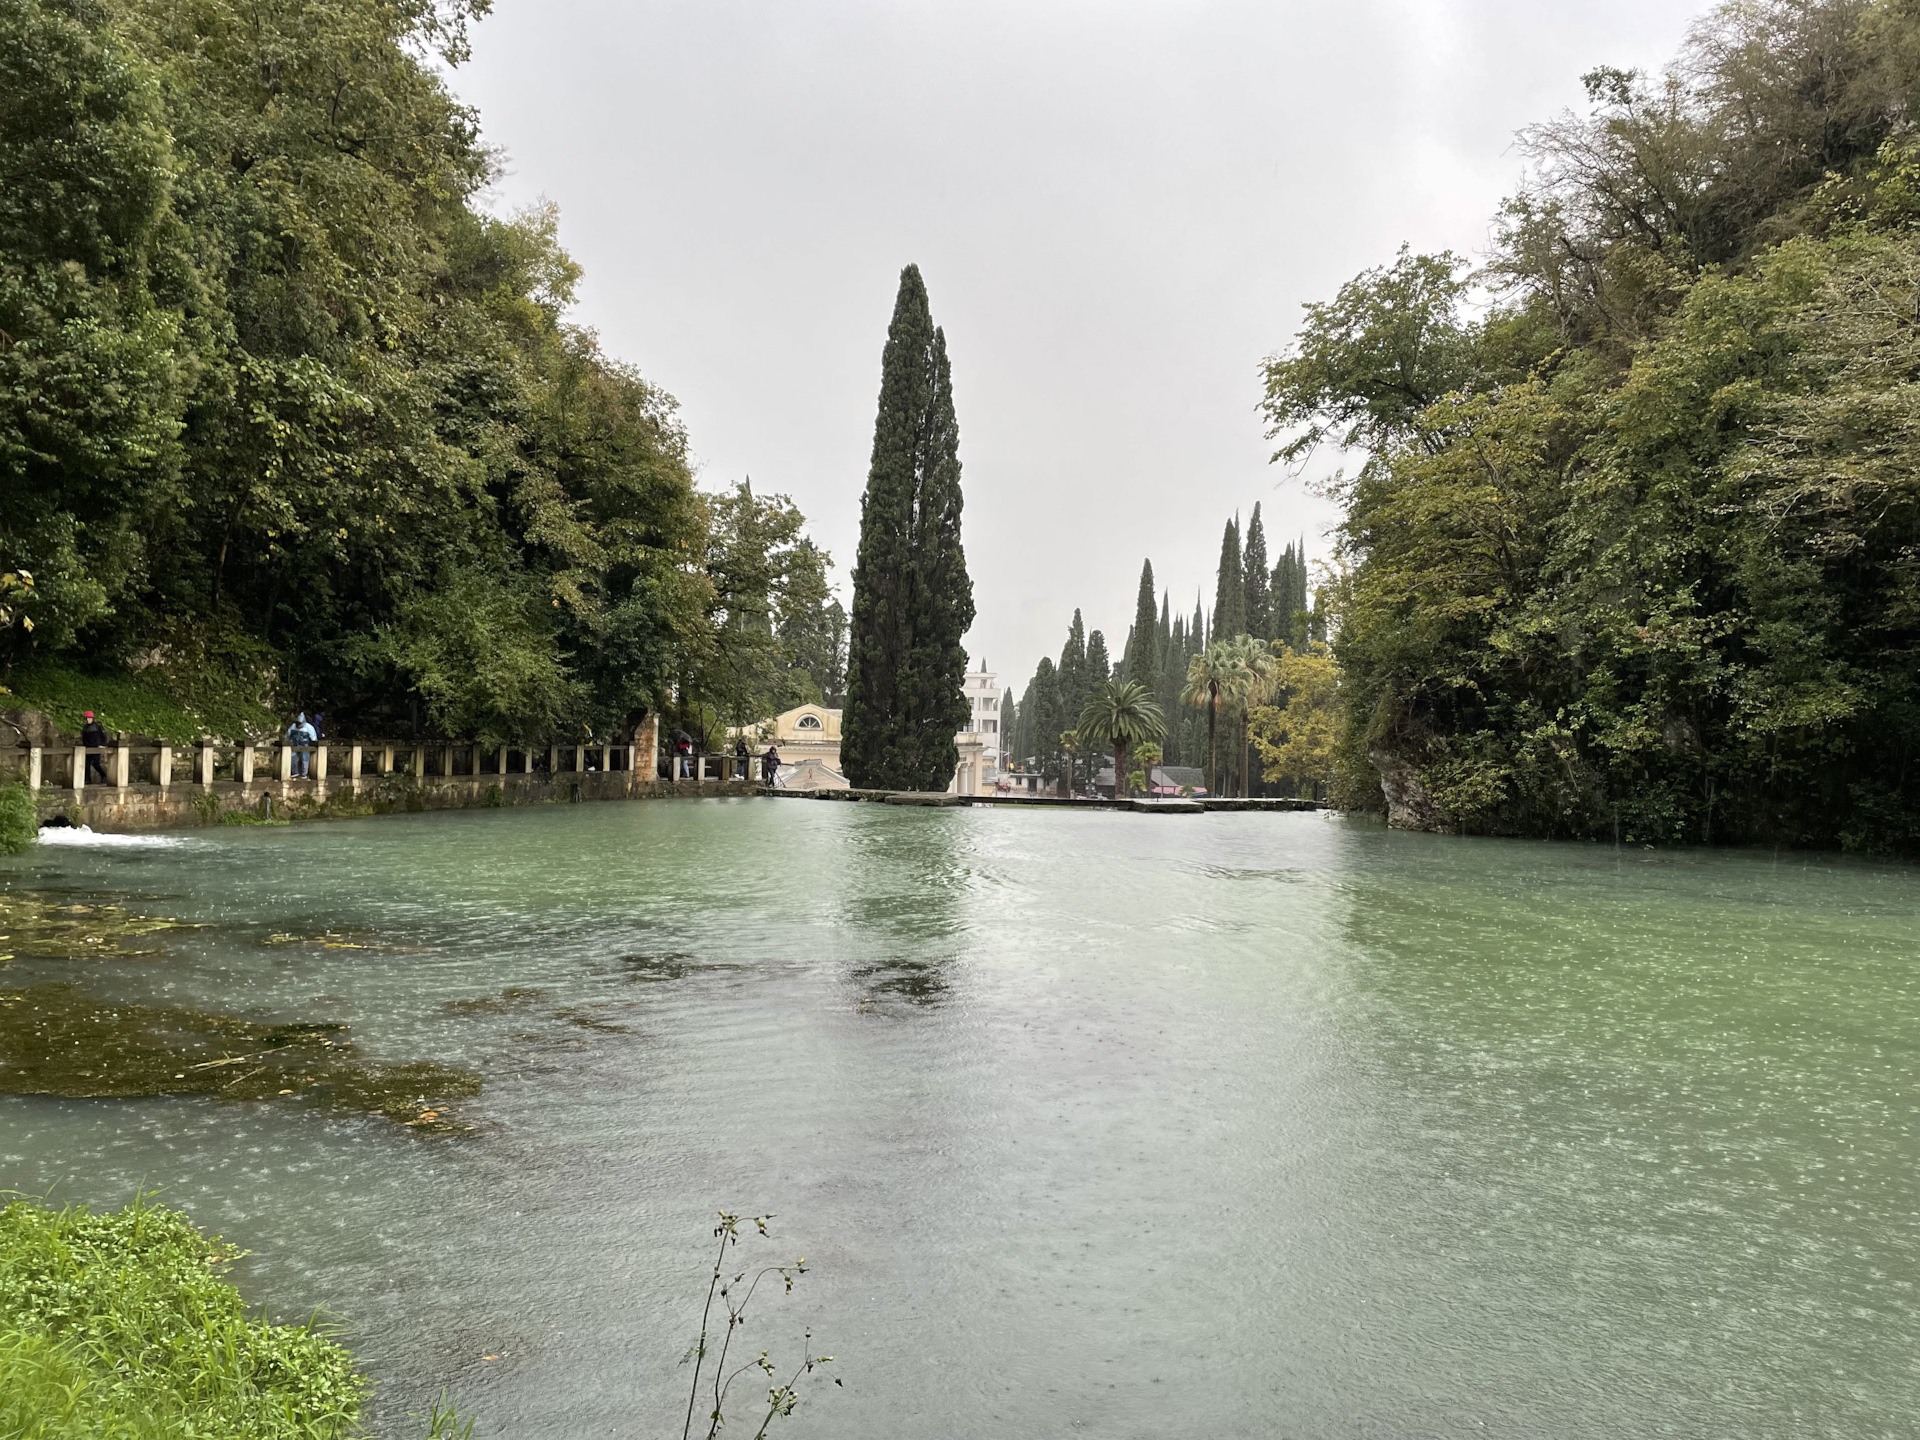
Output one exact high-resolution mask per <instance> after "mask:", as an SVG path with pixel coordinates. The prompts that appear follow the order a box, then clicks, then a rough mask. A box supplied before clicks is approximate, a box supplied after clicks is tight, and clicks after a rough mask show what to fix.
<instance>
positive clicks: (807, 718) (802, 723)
mask: <svg viewBox="0 0 1920 1440" xmlns="http://www.w3.org/2000/svg"><path fill="white" fill-rule="evenodd" d="M793 728H794V729H796V730H818V729H820V728H821V725H820V717H819V716H818V715H802V716H801V717H800V718H799V719H798V720H796V721H794V722H793Z"/></svg>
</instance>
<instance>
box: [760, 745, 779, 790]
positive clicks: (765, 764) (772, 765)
mask: <svg viewBox="0 0 1920 1440" xmlns="http://www.w3.org/2000/svg"><path fill="white" fill-rule="evenodd" d="M779 773H780V751H779V748H778V747H777V746H773V745H769V746H767V753H766V754H764V755H762V756H761V757H760V783H761V784H763V785H771V784H773V782H774V778H775V777H776V776H778V775H779Z"/></svg>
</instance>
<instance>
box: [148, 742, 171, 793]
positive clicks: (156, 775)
mask: <svg viewBox="0 0 1920 1440" xmlns="http://www.w3.org/2000/svg"><path fill="white" fill-rule="evenodd" d="M153 779H154V783H155V784H157V785H158V786H159V787H160V797H161V799H163V800H164V799H165V798H166V794H167V786H169V785H171V784H172V783H173V746H171V745H169V744H167V743H166V742H165V741H162V742H161V743H160V753H159V754H158V755H156V756H154V757H153Z"/></svg>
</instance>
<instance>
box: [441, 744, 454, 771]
mask: <svg viewBox="0 0 1920 1440" xmlns="http://www.w3.org/2000/svg"><path fill="white" fill-rule="evenodd" d="M440 774H441V775H442V776H443V777H445V778H447V779H452V778H453V746H451V745H443V746H441V747H440Z"/></svg>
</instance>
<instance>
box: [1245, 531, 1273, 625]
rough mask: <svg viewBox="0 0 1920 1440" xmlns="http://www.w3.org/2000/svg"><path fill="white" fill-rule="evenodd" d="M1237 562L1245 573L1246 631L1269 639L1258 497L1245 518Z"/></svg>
mask: <svg viewBox="0 0 1920 1440" xmlns="http://www.w3.org/2000/svg"><path fill="white" fill-rule="evenodd" d="M1240 564H1241V570H1242V571H1243V573H1244V574H1245V576H1246V582H1245V583H1246V597H1247V598H1246V614H1247V634H1249V635H1252V636H1254V637H1255V638H1257V639H1260V640H1271V639H1273V636H1274V628H1273V601H1272V597H1271V596H1270V595H1269V593H1268V588H1267V587H1268V585H1269V583H1270V582H1271V578H1272V577H1271V576H1269V575H1268V574H1267V532H1266V530H1265V528H1264V527H1262V525H1261V524H1260V502H1259V501H1258V500H1256V501H1254V502H1253V514H1252V515H1250V516H1248V517H1247V539H1246V543H1245V544H1244V545H1242V546H1241V547H1240Z"/></svg>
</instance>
